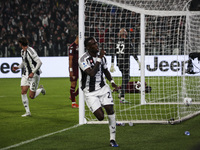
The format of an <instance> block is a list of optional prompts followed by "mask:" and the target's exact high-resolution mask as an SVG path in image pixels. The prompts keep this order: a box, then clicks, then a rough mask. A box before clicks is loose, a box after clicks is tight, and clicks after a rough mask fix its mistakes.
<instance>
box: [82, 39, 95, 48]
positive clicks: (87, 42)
mask: <svg viewBox="0 0 200 150" xmlns="http://www.w3.org/2000/svg"><path fill="white" fill-rule="evenodd" d="M92 39H94V37H89V38H86V39H85V42H84V45H85V47H87V46H88V45H89V41H90V40H92Z"/></svg>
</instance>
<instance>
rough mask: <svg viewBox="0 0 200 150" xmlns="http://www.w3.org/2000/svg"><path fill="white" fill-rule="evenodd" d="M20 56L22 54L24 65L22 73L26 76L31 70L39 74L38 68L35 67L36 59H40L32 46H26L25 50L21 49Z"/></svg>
mask: <svg viewBox="0 0 200 150" xmlns="http://www.w3.org/2000/svg"><path fill="white" fill-rule="evenodd" d="M21 56H22V63H23V66H24V70H23V75H26V76H28V75H29V74H30V73H31V72H35V73H36V74H37V75H40V74H41V70H40V68H38V69H37V67H36V66H37V63H38V60H39V62H41V61H40V58H39V56H38V54H37V52H36V51H35V50H34V49H33V48H32V47H29V46H28V48H27V50H26V51H24V50H23V49H22V50H21Z"/></svg>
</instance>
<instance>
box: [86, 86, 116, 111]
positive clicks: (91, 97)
mask: <svg viewBox="0 0 200 150" xmlns="http://www.w3.org/2000/svg"><path fill="white" fill-rule="evenodd" d="M84 94H85V101H86V104H87V106H88V108H89V109H90V110H91V111H92V113H94V112H95V111H96V110H97V109H98V108H100V107H101V106H105V105H114V102H113V97H112V92H111V90H110V87H109V86H108V85H107V84H106V85H105V86H104V87H103V88H101V89H99V90H97V91H93V92H84Z"/></svg>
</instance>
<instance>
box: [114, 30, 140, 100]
mask: <svg viewBox="0 0 200 150" xmlns="http://www.w3.org/2000/svg"><path fill="white" fill-rule="evenodd" d="M127 35H128V33H127V31H126V29H125V28H121V29H120V31H119V33H118V39H117V42H116V46H115V47H116V49H115V54H116V57H117V66H118V67H119V70H120V71H121V73H122V86H121V92H120V99H121V101H120V103H129V102H128V101H126V100H125V91H126V86H127V84H128V82H129V80H130V55H133V56H134V58H135V60H136V61H137V62H138V64H139V68H140V62H139V60H138V58H137V56H136V55H135V54H133V48H132V44H131V42H130V39H129V38H127ZM114 71H115V68H114V55H112V63H111V68H110V72H114Z"/></svg>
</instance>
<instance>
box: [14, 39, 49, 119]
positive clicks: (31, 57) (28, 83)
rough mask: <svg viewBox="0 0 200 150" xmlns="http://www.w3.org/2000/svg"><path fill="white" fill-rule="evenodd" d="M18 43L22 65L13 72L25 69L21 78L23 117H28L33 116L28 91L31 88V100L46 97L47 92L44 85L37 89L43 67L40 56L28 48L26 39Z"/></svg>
mask: <svg viewBox="0 0 200 150" xmlns="http://www.w3.org/2000/svg"><path fill="white" fill-rule="evenodd" d="M18 42H19V46H20V47H21V48H22V50H21V56H22V63H21V64H20V65H19V66H17V67H13V70H14V71H15V70H17V69H24V70H23V73H22V78H21V98H22V103H23V105H24V107H25V110H26V113H25V114H24V115H22V117H27V116H31V112H30V109H29V100H28V97H27V91H28V89H29V88H30V91H29V97H30V98H31V99H34V98H36V97H37V96H38V95H39V94H40V93H42V94H43V95H45V93H46V91H45V89H44V88H43V86H42V85H41V86H40V88H39V89H37V88H38V85H39V81H40V74H41V70H40V67H41V65H42V62H41V60H40V58H39V56H38V55H37V53H36V51H35V50H34V49H33V48H31V47H29V46H28V40H27V39H26V38H25V37H22V38H20V39H19V41H18Z"/></svg>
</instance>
